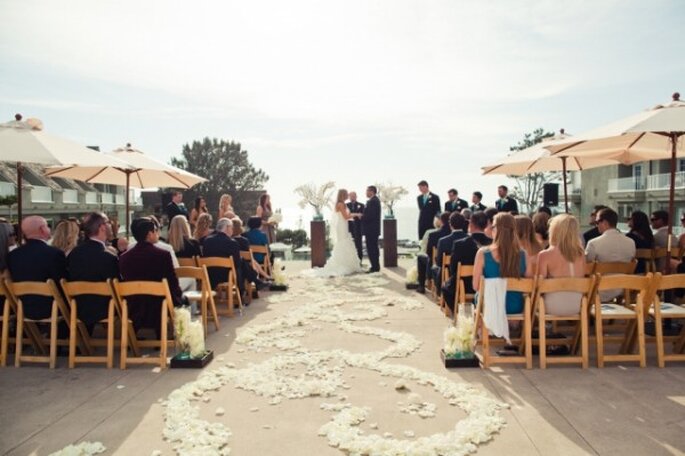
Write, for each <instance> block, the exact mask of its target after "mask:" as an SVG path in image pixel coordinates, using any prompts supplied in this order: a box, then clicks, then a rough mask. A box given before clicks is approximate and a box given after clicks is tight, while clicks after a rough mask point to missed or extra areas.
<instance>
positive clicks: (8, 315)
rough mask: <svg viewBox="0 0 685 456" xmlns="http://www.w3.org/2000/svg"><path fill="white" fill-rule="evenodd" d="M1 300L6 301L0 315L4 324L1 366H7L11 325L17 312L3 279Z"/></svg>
mask: <svg viewBox="0 0 685 456" xmlns="http://www.w3.org/2000/svg"><path fill="white" fill-rule="evenodd" d="M0 300H2V301H4V302H3V309H2V316H1V317H0V324H1V325H2V332H1V333H0V366H2V367H5V366H6V365H7V357H8V354H9V335H10V331H9V329H10V328H9V327H10V322H11V321H12V317H14V313H15V312H14V306H13V305H11V304H10V302H11V300H12V297H11V296H10V294H9V293H7V291H6V289H5V284H4V282H3V281H0Z"/></svg>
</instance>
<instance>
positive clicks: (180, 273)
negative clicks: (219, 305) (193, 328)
mask: <svg viewBox="0 0 685 456" xmlns="http://www.w3.org/2000/svg"><path fill="white" fill-rule="evenodd" d="M176 276H177V277H178V278H181V277H187V278H190V279H195V280H196V281H197V282H198V283H199V285H200V287H199V288H200V289H199V290H190V291H184V292H183V296H184V297H185V298H186V299H187V300H188V301H191V302H197V303H199V304H200V313H201V316H202V326H203V327H204V329H205V336H206V335H207V326H208V323H207V320H208V318H209V313H210V312H211V315H212V320H213V321H214V328H215V329H216V330H217V331H218V330H219V326H220V325H219V316H218V315H217V312H216V304H215V302H214V297H215V296H216V291H214V290H212V288H211V285H210V284H209V276H208V274H207V267H206V266H204V265H203V266H202V267H192V266H181V267H178V268H176Z"/></svg>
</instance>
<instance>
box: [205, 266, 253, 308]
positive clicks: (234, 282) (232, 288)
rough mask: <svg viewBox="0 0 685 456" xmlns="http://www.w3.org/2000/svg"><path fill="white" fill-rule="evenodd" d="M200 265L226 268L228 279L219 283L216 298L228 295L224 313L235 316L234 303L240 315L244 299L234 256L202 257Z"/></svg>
mask: <svg viewBox="0 0 685 456" xmlns="http://www.w3.org/2000/svg"><path fill="white" fill-rule="evenodd" d="M198 261H199V264H200V266H205V267H206V268H207V269H208V270H209V268H223V269H226V270H227V272H226V281H225V282H221V283H219V284H218V285H217V286H216V288H215V291H216V292H217V295H216V298H217V299H220V298H219V297H220V296H221V297H223V295H225V296H226V304H227V312H226V313H225V314H224V315H228V316H229V317H232V316H233V307H234V304H237V305H238V310H239V312H240V315H242V314H243V300H242V297H241V296H240V287H239V286H238V278H237V277H238V275H237V273H236V269H235V263H234V262H233V257H229V258H224V257H201V258H198Z"/></svg>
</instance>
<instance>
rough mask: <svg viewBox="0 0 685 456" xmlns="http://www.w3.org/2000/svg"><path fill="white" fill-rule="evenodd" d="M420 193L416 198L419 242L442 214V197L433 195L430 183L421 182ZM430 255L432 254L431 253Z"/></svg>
mask: <svg viewBox="0 0 685 456" xmlns="http://www.w3.org/2000/svg"><path fill="white" fill-rule="evenodd" d="M419 192H421V194H420V195H419V196H417V197H416V202H417V204H418V205H419V240H421V239H423V234H424V233H425V232H426V231H428V230H430V229H431V228H433V218H434V217H435V216H436V215H437V214H439V213H440V197H439V196H438V195H436V194H435V193H432V192H431V191H430V189H429V188H428V182H426V181H425V180H422V181H421V182H419ZM429 254H430V253H429Z"/></svg>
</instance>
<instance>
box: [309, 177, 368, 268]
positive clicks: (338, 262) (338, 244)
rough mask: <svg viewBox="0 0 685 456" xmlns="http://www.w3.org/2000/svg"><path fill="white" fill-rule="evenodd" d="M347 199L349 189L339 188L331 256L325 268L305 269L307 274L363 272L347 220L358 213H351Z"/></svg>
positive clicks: (332, 225) (332, 230)
mask: <svg viewBox="0 0 685 456" xmlns="http://www.w3.org/2000/svg"><path fill="white" fill-rule="evenodd" d="M345 200H347V190H345V189H344V188H341V189H340V190H338V197H337V199H336V202H335V210H334V211H333V217H332V218H331V238H332V241H333V251H332V252H331V257H330V258H329V259H328V260H327V261H326V265H325V266H324V267H323V268H314V269H310V270H308V271H305V275H309V276H315V277H337V276H346V275H350V274H355V273H358V272H362V268H361V265H360V264H359V257H358V256H357V249H356V247H355V246H354V241H353V240H352V235H351V234H350V231H349V229H348V225H347V222H348V221H349V220H350V219H352V218H354V217H356V215H352V214H350V211H349V210H347V206H346V205H345Z"/></svg>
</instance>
